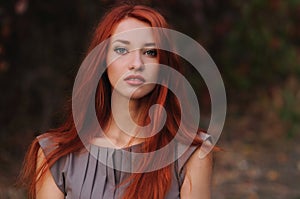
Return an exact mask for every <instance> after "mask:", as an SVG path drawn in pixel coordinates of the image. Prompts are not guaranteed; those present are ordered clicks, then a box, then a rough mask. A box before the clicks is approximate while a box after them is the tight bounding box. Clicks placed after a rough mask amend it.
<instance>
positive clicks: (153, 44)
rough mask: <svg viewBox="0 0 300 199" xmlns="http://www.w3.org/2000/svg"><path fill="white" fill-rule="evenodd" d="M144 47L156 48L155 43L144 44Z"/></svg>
mask: <svg viewBox="0 0 300 199" xmlns="http://www.w3.org/2000/svg"><path fill="white" fill-rule="evenodd" d="M144 46H145V47H150V46H156V45H155V43H145V45H144Z"/></svg>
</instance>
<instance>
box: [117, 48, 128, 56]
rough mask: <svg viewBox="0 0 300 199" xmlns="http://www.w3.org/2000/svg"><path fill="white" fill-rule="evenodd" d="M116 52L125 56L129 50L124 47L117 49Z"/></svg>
mask: <svg viewBox="0 0 300 199" xmlns="http://www.w3.org/2000/svg"><path fill="white" fill-rule="evenodd" d="M114 51H115V52H116V53H117V54H119V55H125V54H126V53H128V50H127V49H126V48H123V47H117V48H115V49H114Z"/></svg>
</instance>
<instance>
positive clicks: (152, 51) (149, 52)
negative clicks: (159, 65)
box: [144, 49, 157, 57]
mask: <svg viewBox="0 0 300 199" xmlns="http://www.w3.org/2000/svg"><path fill="white" fill-rule="evenodd" d="M144 54H145V55H148V56H150V57H156V56H157V50H156V49H150V50H146V51H145V53H144Z"/></svg>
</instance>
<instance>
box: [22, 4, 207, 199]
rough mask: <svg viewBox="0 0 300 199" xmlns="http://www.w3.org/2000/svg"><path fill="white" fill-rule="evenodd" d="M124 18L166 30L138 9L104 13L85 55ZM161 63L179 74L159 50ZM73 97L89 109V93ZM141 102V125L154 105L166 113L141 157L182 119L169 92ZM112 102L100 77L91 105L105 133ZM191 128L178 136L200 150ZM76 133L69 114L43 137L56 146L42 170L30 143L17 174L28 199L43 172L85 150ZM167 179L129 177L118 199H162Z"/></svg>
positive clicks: (160, 20) (158, 91) (156, 17)
mask: <svg viewBox="0 0 300 199" xmlns="http://www.w3.org/2000/svg"><path fill="white" fill-rule="evenodd" d="M126 17H133V18H136V19H138V20H140V21H143V22H146V23H148V24H149V25H150V26H151V27H160V28H168V27H169V26H168V24H167V22H166V21H165V19H164V17H163V16H162V15H161V14H159V13H158V12H157V11H155V10H153V9H152V8H149V7H146V6H141V5H121V6H118V7H115V8H113V9H112V10H111V11H109V12H107V14H105V15H104V17H103V18H102V20H101V21H100V23H99V24H98V26H97V28H96V30H95V33H94V36H93V38H92V40H91V44H90V46H89V49H88V53H89V52H91V51H92V50H93V49H94V48H95V47H96V46H98V45H99V44H100V43H101V42H103V41H105V40H106V39H108V38H109V37H110V36H111V35H112V32H113V30H114V28H115V27H116V25H117V24H118V23H119V22H120V21H121V20H123V19H124V18H126ZM105 51H106V49H105V48H103V49H102V50H101V54H100V55H99V56H102V57H101V60H103V61H102V63H101V66H102V67H106V63H105V59H104V58H105V56H106V52H105ZM159 59H160V63H161V64H165V65H168V66H171V67H172V68H174V69H175V70H177V71H179V72H182V68H181V65H180V64H179V61H178V58H177V56H176V55H174V54H172V53H170V52H166V51H163V50H159ZM90 70H91V71H86V73H87V74H89V76H91V77H90V78H88V79H87V80H85V81H86V82H85V83H86V84H89V81H90V80H91V79H94V78H95V77H96V72H95V71H96V70H97V69H96V66H95V68H91V69H90ZM165 81H166V82H167V83H168V84H176V86H177V88H178V89H179V90H181V91H183V90H184V89H183V88H182V89H181V88H180V86H182V85H181V84H180V83H179V82H177V80H174V79H172V78H171V77H166V78H165ZM82 89H84V87H82ZM79 93H80V91H79ZM75 96H77V97H79V98H80V100H81V101H83V102H84V103H88V101H89V100H90V99H91V97H93V96H92V93H90V95H86V96H82V95H80V94H78V95H75ZM145 98H146V99H142V100H144V101H145V106H143V109H142V112H141V114H140V117H139V122H140V123H142V124H144V125H146V124H147V123H148V122H149V116H148V111H149V109H150V107H151V106H152V105H153V104H160V105H162V106H163V107H164V108H165V109H166V113H167V119H166V123H165V125H164V128H163V129H162V130H161V132H159V133H157V134H155V135H154V136H152V137H149V138H147V139H146V140H145V144H144V145H143V149H142V150H143V152H150V151H155V150H157V149H159V148H161V147H163V146H165V145H167V144H168V143H169V142H170V141H171V140H172V139H173V138H174V137H175V135H176V133H177V131H178V130H179V125H180V122H181V120H182V118H181V115H180V114H181V112H180V105H179V102H178V99H177V98H176V97H175V95H174V94H173V93H172V92H170V91H169V90H168V88H167V87H165V86H161V85H157V86H156V87H155V88H154V90H153V91H152V92H151V93H150V94H149V95H147V96H146V97H145ZM110 100H111V86H110V83H109V81H108V78H107V74H106V73H104V74H103V76H102V77H101V78H100V80H99V83H98V87H97V90H96V97H95V104H94V105H92V106H93V107H92V108H96V114H97V119H98V121H97V122H99V124H100V126H101V127H102V128H105V127H106V125H107V124H108V122H109V119H110V118H111V106H110V103H111V102H110ZM180 103H181V106H187V105H188V101H187V100H185V101H183V102H180ZM100 110H101V111H100ZM154 114H155V121H152V123H153V124H154V125H155V124H157V123H158V122H159V121H160V120H161V111H159V110H157V111H156V112H155V113H154ZM85 116H86V112H83V113H82V115H81V116H80V117H81V118H82V124H83V126H84V127H86V128H87V127H90V124H91V121H89V120H88V119H86V118H85ZM187 121H188V120H187ZM93 122H96V121H93ZM183 122H184V121H183ZM91 128H92V127H91ZM91 128H89V129H85V130H86V131H87V132H89V135H86V137H85V138H86V139H88V137H89V136H95V135H93V131H92V129H91ZM180 128H181V127H180ZM190 128H194V129H195V128H196V129H198V127H189V125H188V123H187V122H185V123H184V127H183V128H181V129H180V133H181V134H182V135H181V137H182V138H185V139H189V138H192V139H193V143H192V144H193V145H199V146H200V145H201V144H202V140H200V139H199V138H197V137H196V138H194V136H192V135H190V133H189V129H190ZM78 131H79V130H78V129H76V127H75V124H74V119H73V113H72V111H71V110H70V114H69V117H68V119H67V120H66V122H65V123H64V124H63V125H61V126H60V127H59V128H56V129H52V130H49V131H48V132H47V133H45V134H43V135H42V137H47V138H48V139H51V140H52V142H53V143H55V146H53V150H52V152H51V153H50V154H48V155H47V156H46V159H47V162H45V163H44V164H42V166H41V167H40V168H36V162H37V153H38V150H39V148H40V146H39V143H38V140H37V139H35V140H34V141H33V143H32V144H31V146H30V147H29V150H28V152H27V155H26V157H25V161H24V166H23V171H22V174H21V181H22V182H28V183H27V188H28V190H29V195H30V198H35V187H36V184H37V181H38V180H41V177H43V175H44V174H45V171H46V169H47V168H50V167H51V166H52V165H53V164H54V163H55V162H56V161H57V160H58V159H59V158H61V157H63V156H65V155H67V154H69V153H72V152H76V151H79V150H81V149H82V148H84V144H83V142H84V141H82V139H80V138H79V136H78ZM165 155H168V154H165ZM161 158H163V157H161ZM149 162H151V158H150V159H147V160H145V162H144V164H147V163H149ZM39 174H41V175H39ZM171 179H172V178H171V166H170V165H169V166H166V167H164V168H162V169H159V170H156V171H151V172H147V173H134V174H132V175H131V177H130V185H129V186H128V188H127V189H126V190H125V192H124V193H123V195H122V198H123V199H130V198H137V199H142V198H145V197H147V198H154V199H163V198H164V197H165V195H166V194H167V192H168V188H169V187H170V185H171ZM140 190H143V191H140Z"/></svg>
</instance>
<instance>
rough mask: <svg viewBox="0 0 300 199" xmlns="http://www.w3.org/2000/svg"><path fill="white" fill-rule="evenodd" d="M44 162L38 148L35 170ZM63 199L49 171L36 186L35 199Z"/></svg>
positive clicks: (40, 150)
mask: <svg viewBox="0 0 300 199" xmlns="http://www.w3.org/2000/svg"><path fill="white" fill-rule="evenodd" d="M44 161H45V155H44V153H43V151H42V149H41V148H40V149H39V151H38V158H37V168H39V167H40V166H41V165H42V163H43V162H44ZM53 198H55V199H64V194H63V193H62V192H61V190H60V189H59V188H58V187H57V185H56V184H55V181H54V179H53V176H52V174H51V172H50V170H49V169H47V171H46V173H45V175H44V176H43V177H42V178H41V180H39V181H38V183H37V185H36V199H53Z"/></svg>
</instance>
